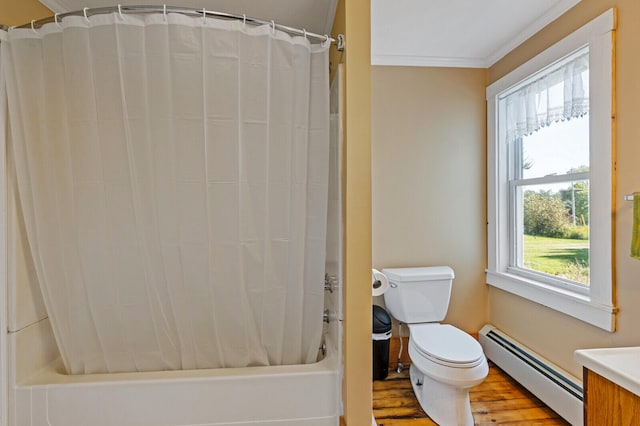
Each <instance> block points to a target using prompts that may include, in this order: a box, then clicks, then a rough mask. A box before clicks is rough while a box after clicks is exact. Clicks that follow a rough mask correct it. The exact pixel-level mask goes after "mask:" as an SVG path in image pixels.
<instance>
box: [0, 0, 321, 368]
mask: <svg viewBox="0 0 640 426" xmlns="http://www.w3.org/2000/svg"><path fill="white" fill-rule="evenodd" d="M1 44H2V58H3V62H4V67H3V68H4V73H3V74H4V76H5V79H6V85H7V96H8V106H9V108H8V109H9V123H10V135H9V136H10V137H9V139H10V150H11V151H12V152H13V154H12V155H13V159H14V161H15V170H16V177H17V182H18V196H19V200H20V203H21V207H22V211H23V212H24V222H25V226H26V230H27V237H28V242H29V245H30V247H31V251H32V256H33V259H34V264H35V269H36V273H37V277H38V280H39V283H40V287H41V290H42V293H43V296H44V300H45V304H46V307H47V311H48V314H49V318H50V320H51V324H52V327H53V330H54V334H55V337H56V340H57V343H58V347H59V349H60V353H61V355H62V359H63V361H64V364H65V367H66V369H67V371H68V372H69V373H71V374H78V373H110V372H125V371H149V370H166V369H192V368H214V367H244V366H259V365H281V364H298V363H309V362H315V360H316V357H317V353H318V347H319V346H320V343H321V341H320V340H321V334H322V311H323V297H324V295H323V279H324V263H325V239H326V223H327V185H328V183H327V181H328V155H329V142H328V137H329V90H328V84H329V76H328V71H329V67H328V45H327V44H326V43H323V44H321V45H312V44H310V42H309V41H308V40H307V39H306V38H304V37H291V36H289V35H287V34H285V33H283V32H280V31H275V30H274V29H273V28H272V27H271V26H262V27H250V26H249V25H245V24H243V22H240V21H224V20H218V19H212V18H206V19H204V18H203V17H198V18H195V17H187V16H184V15H179V14H168V15H164V14H162V13H160V14H148V15H120V14H118V13H114V14H103V15H95V16H91V17H89V18H86V17H67V18H64V19H63V20H62V21H61V22H59V23H52V24H47V25H45V26H44V27H42V28H41V29H35V30H34V29H12V30H9V32H8V33H3V34H2V43H1Z"/></svg>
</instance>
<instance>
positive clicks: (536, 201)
mask: <svg viewBox="0 0 640 426" xmlns="http://www.w3.org/2000/svg"><path fill="white" fill-rule="evenodd" d="M515 201H516V205H515V211H516V213H515V216H516V217H515V221H516V229H517V233H518V235H517V238H516V241H517V242H516V244H517V247H516V252H517V253H518V256H517V259H516V263H517V265H516V266H518V267H520V268H525V269H530V270H533V271H536V272H541V273H545V274H549V275H553V276H557V277H561V278H565V279H568V280H571V281H575V282H577V283H580V284H583V285H588V284H589V181H588V180H580V181H573V182H571V181H569V182H563V183H555V184H544V185H522V186H520V187H518V188H517V191H516V200H515Z"/></svg>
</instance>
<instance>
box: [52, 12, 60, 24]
mask: <svg viewBox="0 0 640 426" xmlns="http://www.w3.org/2000/svg"><path fill="white" fill-rule="evenodd" d="M58 15H59V13H56V14H54V15H53V22H55V23H56V25H58V26H60V22H58Z"/></svg>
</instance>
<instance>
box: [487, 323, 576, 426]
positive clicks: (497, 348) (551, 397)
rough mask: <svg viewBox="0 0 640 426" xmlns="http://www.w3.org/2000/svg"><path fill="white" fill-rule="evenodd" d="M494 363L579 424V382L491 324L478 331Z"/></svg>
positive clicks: (550, 405)
mask: <svg viewBox="0 0 640 426" xmlns="http://www.w3.org/2000/svg"><path fill="white" fill-rule="evenodd" d="M478 340H479V341H480V344H481V345H482V348H483V349H484V353H485V355H486V356H487V358H489V359H490V360H491V361H493V363H494V364H496V365H497V366H498V367H500V368H501V369H502V370H504V371H505V372H506V373H507V374H509V375H510V376H511V377H513V378H514V379H515V380H517V381H518V382H519V383H520V384H521V385H522V386H524V387H525V388H526V389H527V390H529V392H531V393H532V394H534V395H535V396H536V397H538V398H539V399H540V400H541V401H542V402H544V403H545V404H547V405H548V406H549V407H550V408H551V409H552V410H553V411H555V412H556V413H558V414H559V415H560V416H562V417H563V418H564V419H565V420H566V421H568V422H569V423H571V424H572V425H574V426H577V425H582V424H583V422H582V418H583V408H582V400H583V391H582V381H581V380H579V379H577V378H576V377H574V376H572V375H571V374H569V373H567V372H566V371H564V370H562V369H561V368H560V367H558V366H556V365H554V364H553V363H551V362H550V361H548V360H546V359H544V358H543V357H542V356H540V355H538V354H537V353H535V352H533V351H532V350H531V349H529V348H527V347H526V346H524V345H522V344H521V343H519V342H518V341H517V340H515V339H513V338H512V337H510V336H508V335H506V334H505V333H503V332H501V331H500V330H498V329H497V328H495V327H494V326H492V325H485V326H484V327H482V329H481V330H480V332H479V333H478Z"/></svg>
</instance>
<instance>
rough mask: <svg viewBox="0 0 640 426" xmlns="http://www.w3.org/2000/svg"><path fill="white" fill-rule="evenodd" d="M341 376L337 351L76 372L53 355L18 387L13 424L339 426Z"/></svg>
mask: <svg viewBox="0 0 640 426" xmlns="http://www.w3.org/2000/svg"><path fill="white" fill-rule="evenodd" d="M330 346H332V345H330ZM338 375H339V359H338V355H337V350H335V348H334V349H329V350H328V352H327V354H326V356H325V357H324V358H323V359H322V360H320V361H319V362H316V363H314V364H307V365H290V366H275V367H248V368H225V369H209V370H204V369H203V370H183V371H162V372H144V373H119V374H90V375H75V376H71V375H67V374H64V368H63V366H62V363H61V361H60V360H59V359H58V360H56V361H55V362H53V363H50V364H49V365H48V366H47V367H45V368H43V369H41V370H40V371H38V372H37V373H36V374H33V375H31V376H30V377H29V378H28V379H26V380H24V381H23V382H22V383H18V384H17V385H16V386H15V388H14V393H13V401H12V405H13V407H12V408H13V409H14V410H13V411H14V414H15V417H14V422H11V426H14V425H15V426H133V425H136V426H143V425H148V426H161V425H167V426H169V425H171V426H174V425H199V426H204V425H211V426H213V425H215V426H218V425H268V426H336V425H338V422H339V411H340V410H339V405H340V403H339V389H338V387H339V377H338Z"/></svg>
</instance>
